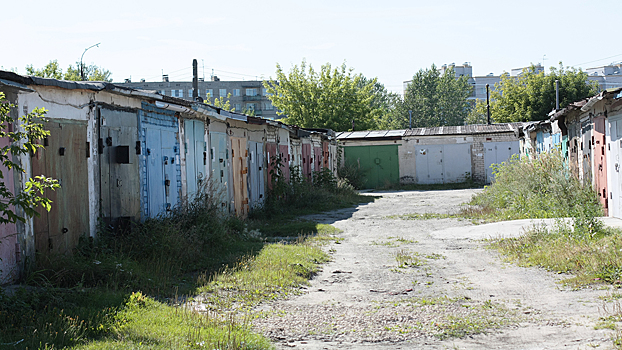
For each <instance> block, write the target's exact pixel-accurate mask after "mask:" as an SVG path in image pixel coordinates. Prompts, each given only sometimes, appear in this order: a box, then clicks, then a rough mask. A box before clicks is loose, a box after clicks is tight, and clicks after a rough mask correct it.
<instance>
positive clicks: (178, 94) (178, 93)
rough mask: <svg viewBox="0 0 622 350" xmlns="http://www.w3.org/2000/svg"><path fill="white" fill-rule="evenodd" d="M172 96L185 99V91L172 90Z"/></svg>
mask: <svg viewBox="0 0 622 350" xmlns="http://www.w3.org/2000/svg"><path fill="white" fill-rule="evenodd" d="M171 96H173V97H184V90H171Z"/></svg>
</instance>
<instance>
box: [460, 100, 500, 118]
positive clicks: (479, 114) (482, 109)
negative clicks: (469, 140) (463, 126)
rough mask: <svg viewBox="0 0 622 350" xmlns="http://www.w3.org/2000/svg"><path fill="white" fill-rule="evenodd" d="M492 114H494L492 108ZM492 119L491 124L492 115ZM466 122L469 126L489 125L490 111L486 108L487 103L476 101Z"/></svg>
mask: <svg viewBox="0 0 622 350" xmlns="http://www.w3.org/2000/svg"><path fill="white" fill-rule="evenodd" d="M490 113H491V114H492V108H491V112H490ZM490 119H491V120H490V122H492V121H493V118H492V115H491V116H490ZM464 122H465V123H467V124H488V109H487V108H486V101H483V100H477V101H475V105H474V106H473V108H471V109H470V110H469V115H468V116H467V117H466V119H465V120H464Z"/></svg>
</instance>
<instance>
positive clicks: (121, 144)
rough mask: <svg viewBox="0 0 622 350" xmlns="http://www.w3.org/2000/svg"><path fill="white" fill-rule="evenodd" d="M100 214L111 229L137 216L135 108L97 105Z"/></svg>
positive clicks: (138, 204)
mask: <svg viewBox="0 0 622 350" xmlns="http://www.w3.org/2000/svg"><path fill="white" fill-rule="evenodd" d="M99 125H100V128H99V167H100V196H101V199H100V203H101V208H100V212H101V217H102V220H103V221H104V223H106V224H107V225H109V226H112V227H114V228H115V229H120V230H123V229H125V228H127V226H128V224H129V221H130V220H131V221H139V220H140V173H139V161H138V157H139V155H140V154H141V153H142V149H141V146H140V142H139V141H138V116H137V114H136V113H135V112H127V111H118V110H111V109H106V108H100V109H99Z"/></svg>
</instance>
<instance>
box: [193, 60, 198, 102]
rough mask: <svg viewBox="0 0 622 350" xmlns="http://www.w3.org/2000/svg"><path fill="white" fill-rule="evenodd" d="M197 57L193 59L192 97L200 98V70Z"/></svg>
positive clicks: (196, 99) (194, 98)
mask: <svg viewBox="0 0 622 350" xmlns="http://www.w3.org/2000/svg"><path fill="white" fill-rule="evenodd" d="M198 70H199V69H198V64H197V60H196V58H195V59H193V60H192V99H193V100H195V101H198V100H199V72H198Z"/></svg>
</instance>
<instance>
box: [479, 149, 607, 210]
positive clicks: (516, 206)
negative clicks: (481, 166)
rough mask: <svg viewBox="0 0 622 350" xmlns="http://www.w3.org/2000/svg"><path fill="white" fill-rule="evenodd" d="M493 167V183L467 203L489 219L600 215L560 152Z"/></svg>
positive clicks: (589, 191) (594, 200)
mask: <svg viewBox="0 0 622 350" xmlns="http://www.w3.org/2000/svg"><path fill="white" fill-rule="evenodd" d="M493 168H494V169H493V173H494V175H495V179H494V182H493V184H492V185H491V186H487V187H485V189H484V191H482V192H481V193H479V194H477V195H475V196H474V197H473V199H472V201H471V203H470V204H471V205H477V206H479V207H481V208H483V212H484V213H486V215H488V216H493V217H496V218H499V219H504V220H514V219H528V218H556V217H594V216H601V215H602V207H601V205H600V203H599V201H598V197H597V195H596V193H595V192H594V190H593V189H592V188H591V185H590V184H587V185H586V186H583V185H582V184H581V182H580V181H579V180H578V179H577V178H576V177H575V176H574V175H573V174H572V173H571V172H570V170H569V169H568V167H567V165H566V163H565V160H564V157H563V155H562V154H561V152H560V151H559V150H553V151H551V152H549V153H543V154H540V155H539V157H538V158H536V159H529V158H524V159H519V158H518V157H517V156H514V157H512V158H511V159H510V160H508V161H507V162H503V163H501V164H496V165H493Z"/></svg>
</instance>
